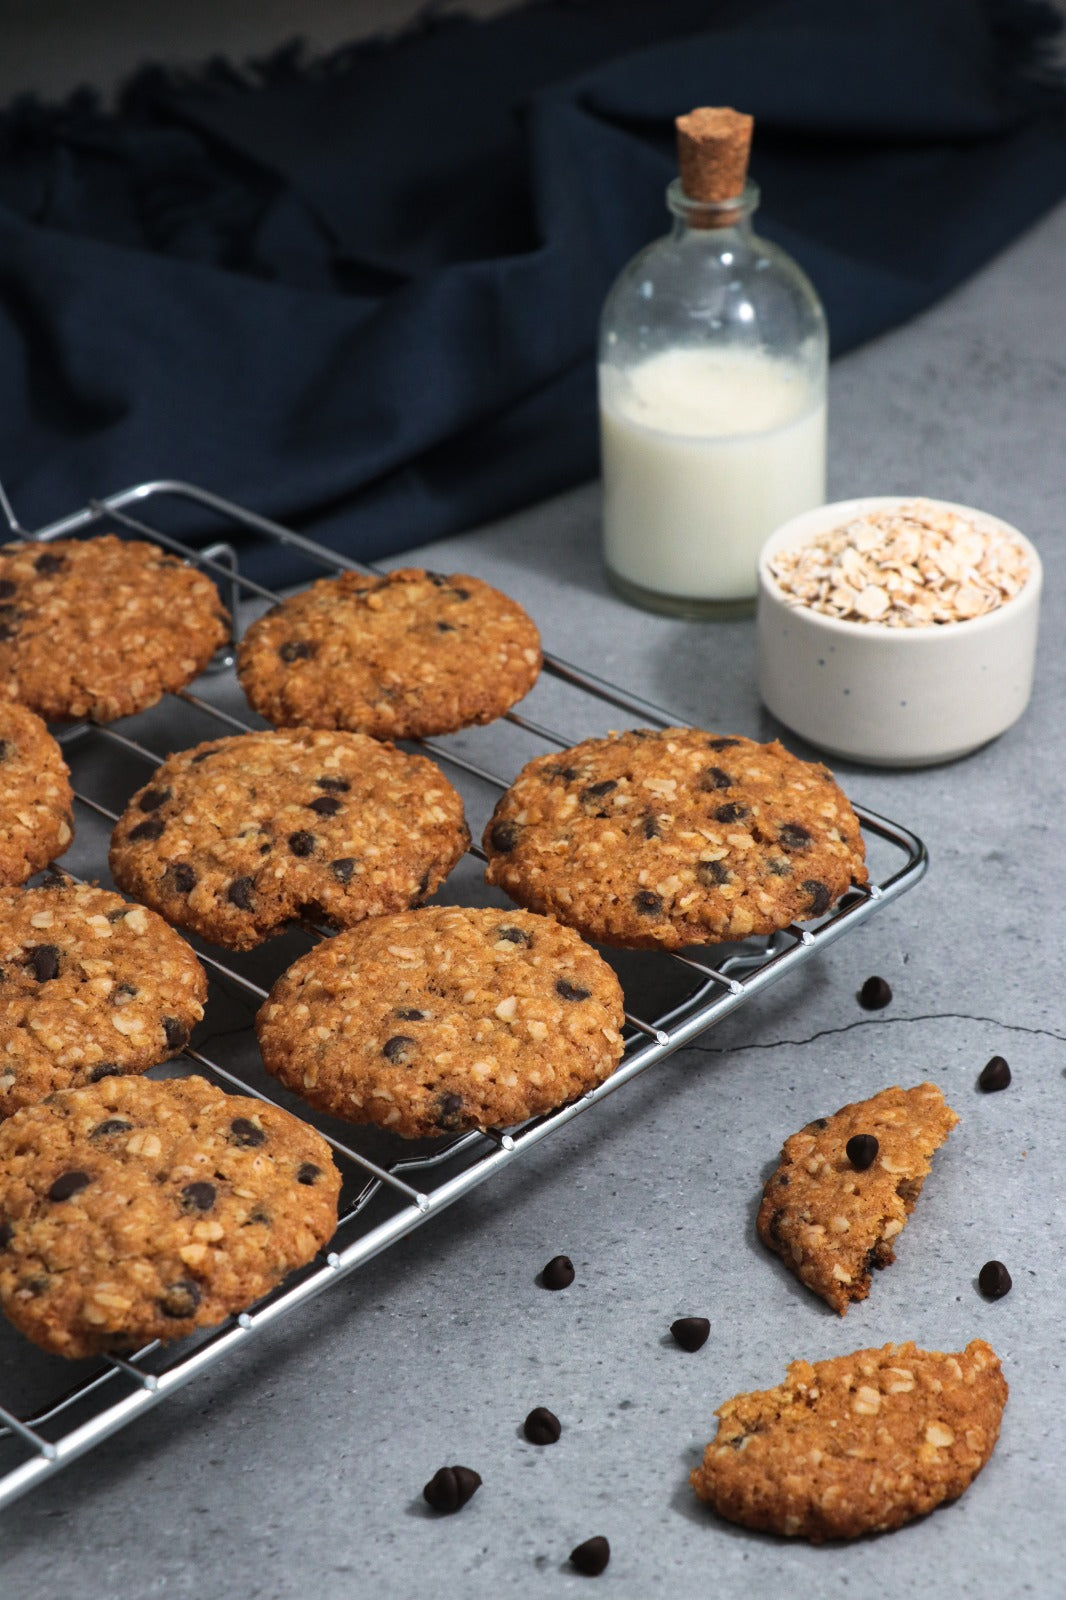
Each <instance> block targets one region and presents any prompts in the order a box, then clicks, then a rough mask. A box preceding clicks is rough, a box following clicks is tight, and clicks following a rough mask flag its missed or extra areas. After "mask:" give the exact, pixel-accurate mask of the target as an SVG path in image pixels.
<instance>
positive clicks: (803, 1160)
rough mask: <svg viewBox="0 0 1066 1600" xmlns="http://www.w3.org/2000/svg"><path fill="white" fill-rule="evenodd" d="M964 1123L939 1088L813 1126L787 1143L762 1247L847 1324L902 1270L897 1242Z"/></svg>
mask: <svg viewBox="0 0 1066 1600" xmlns="http://www.w3.org/2000/svg"><path fill="white" fill-rule="evenodd" d="M958 1120H959V1119H958V1117H957V1116H956V1114H955V1112H954V1111H952V1109H951V1107H950V1106H949V1105H948V1104H947V1103H946V1101H945V1100H944V1096H943V1095H942V1093H941V1092H940V1090H939V1089H938V1088H937V1086H936V1084H935V1083H921V1084H919V1085H918V1086H917V1087H916V1088H914V1089H900V1088H898V1087H896V1086H893V1087H892V1088H890V1089H882V1091H881V1092H880V1094H875V1095H874V1096H873V1097H872V1098H871V1099H869V1100H857V1101H855V1102H854V1103H853V1104H851V1105H846V1106H843V1107H841V1109H840V1110H839V1111H838V1112H837V1113H836V1114H835V1116H832V1117H819V1118H818V1119H817V1120H816V1121H814V1122H809V1123H808V1124H807V1126H806V1127H805V1128H803V1129H801V1130H800V1132H799V1133H794V1134H792V1135H791V1137H790V1138H788V1139H786V1140H785V1144H784V1148H783V1149H782V1151H781V1163H780V1165H779V1166H778V1168H777V1171H776V1172H775V1173H774V1174H773V1176H772V1177H771V1178H770V1179H769V1181H768V1183H767V1184H766V1187H765V1188H764V1190H763V1198H762V1204H761V1206H760V1207H759V1216H758V1221H757V1224H756V1226H757V1228H758V1232H759V1238H760V1239H761V1240H762V1242H763V1244H765V1245H766V1246H767V1248H768V1249H770V1250H773V1251H774V1253H775V1254H776V1255H779V1256H780V1257H781V1259H782V1260H783V1261H784V1263H785V1265H786V1266H787V1267H788V1268H789V1269H790V1270H791V1271H792V1272H794V1273H795V1274H796V1276H797V1278H799V1279H800V1280H801V1281H802V1282H803V1283H805V1284H806V1285H807V1287H808V1288H809V1289H813V1290H814V1292H815V1294H818V1295H821V1297H822V1299H823V1300H825V1301H827V1302H828V1303H829V1305H831V1306H832V1307H833V1309H834V1310H835V1311H839V1312H840V1314H841V1316H843V1315H844V1313H845V1312H846V1311H847V1309H848V1306H849V1305H850V1304H851V1302H852V1301H853V1300H865V1299H866V1296H867V1295H868V1294H869V1292H870V1279H871V1276H872V1273H873V1269H874V1267H887V1266H888V1264H889V1263H890V1262H891V1261H894V1260H895V1258H896V1257H895V1251H894V1250H893V1248H892V1241H893V1240H894V1239H895V1237H896V1235H897V1234H898V1233H900V1232H901V1230H902V1228H903V1225H904V1223H905V1222H906V1220H907V1217H908V1215H909V1214H910V1212H911V1211H913V1209H914V1206H915V1202H916V1201H917V1199H918V1195H919V1193H920V1192H921V1187H922V1183H923V1182H924V1180H925V1178H926V1176H927V1175H928V1173H929V1168H930V1162H931V1158H932V1154H933V1151H934V1150H936V1149H937V1148H938V1147H939V1146H940V1145H942V1144H943V1142H944V1140H945V1139H946V1138H947V1136H948V1134H949V1133H950V1132H951V1130H952V1128H953V1127H954V1126H955V1124H956V1122H958ZM871 1150H872V1151H873V1154H872V1156H871V1158H870V1160H869V1161H868V1162H866V1159H865V1158H866V1156H867V1154H869V1152H870V1151H871ZM863 1163H865V1164H863Z"/></svg>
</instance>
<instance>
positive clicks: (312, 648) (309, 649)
mask: <svg viewBox="0 0 1066 1600" xmlns="http://www.w3.org/2000/svg"><path fill="white" fill-rule="evenodd" d="M317 651H318V646H317V645H316V644H312V643H311V641H310V640H309V639H286V641H285V643H284V644H283V645H279V646H278V655H279V656H280V657H281V659H282V661H310V659H311V657H312V656H313V655H315V654H316V653H317Z"/></svg>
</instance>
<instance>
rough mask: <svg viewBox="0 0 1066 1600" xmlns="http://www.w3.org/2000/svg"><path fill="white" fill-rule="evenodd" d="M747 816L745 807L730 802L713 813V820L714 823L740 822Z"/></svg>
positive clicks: (732, 801) (733, 801)
mask: <svg viewBox="0 0 1066 1600" xmlns="http://www.w3.org/2000/svg"><path fill="white" fill-rule="evenodd" d="M748 814H749V813H748V808H747V806H742V805H740V804H738V802H737V801H735V800H731V801H730V802H729V804H728V805H724V806H719V807H718V809H717V811H716V812H715V813H714V820H715V821H716V822H742V821H743V820H744V818H745V817H746V816H748Z"/></svg>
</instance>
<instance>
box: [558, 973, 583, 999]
mask: <svg viewBox="0 0 1066 1600" xmlns="http://www.w3.org/2000/svg"><path fill="white" fill-rule="evenodd" d="M555 992H556V994H557V995H558V996H559V998H560V1000H587V999H588V997H589V994H590V993H591V990H589V989H582V987H581V985H580V984H577V983H568V982H567V980H566V979H565V978H558V979H557V980H556V984H555Z"/></svg>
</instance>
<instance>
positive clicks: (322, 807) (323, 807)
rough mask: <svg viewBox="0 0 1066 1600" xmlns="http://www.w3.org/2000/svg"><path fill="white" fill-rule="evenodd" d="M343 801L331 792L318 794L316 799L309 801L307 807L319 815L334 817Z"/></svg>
mask: <svg viewBox="0 0 1066 1600" xmlns="http://www.w3.org/2000/svg"><path fill="white" fill-rule="evenodd" d="M342 804H343V801H340V800H338V799H337V797H336V795H333V794H320V795H319V796H318V798H317V799H315V800H312V801H310V802H309V804H308V807H307V809H308V810H309V811H313V812H315V814H316V815H317V816H320V817H335V816H336V815H337V812H338V811H339V810H340V809H341V806H342Z"/></svg>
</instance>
